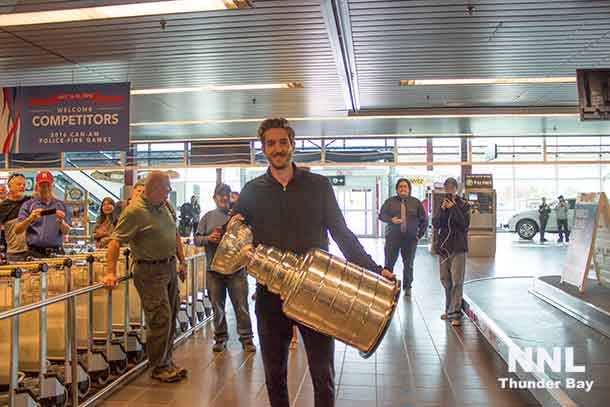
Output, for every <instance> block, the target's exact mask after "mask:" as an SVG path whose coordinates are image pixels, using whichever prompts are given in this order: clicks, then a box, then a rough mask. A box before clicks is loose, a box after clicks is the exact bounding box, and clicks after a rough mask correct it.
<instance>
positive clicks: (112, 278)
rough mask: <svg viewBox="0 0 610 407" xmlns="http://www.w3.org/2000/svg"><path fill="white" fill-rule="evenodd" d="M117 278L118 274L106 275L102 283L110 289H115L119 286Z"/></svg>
mask: <svg viewBox="0 0 610 407" xmlns="http://www.w3.org/2000/svg"><path fill="white" fill-rule="evenodd" d="M116 282H117V278H116V273H111V272H109V273H106V275H105V276H104V277H103V278H102V283H103V284H104V285H105V286H106V287H108V288H110V289H113V288H114V287H116V285H117V283H116Z"/></svg>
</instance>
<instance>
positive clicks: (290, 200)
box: [230, 119, 394, 407]
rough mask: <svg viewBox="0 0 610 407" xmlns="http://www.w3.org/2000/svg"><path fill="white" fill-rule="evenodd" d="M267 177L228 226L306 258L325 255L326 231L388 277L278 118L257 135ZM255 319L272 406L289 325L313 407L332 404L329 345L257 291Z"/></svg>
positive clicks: (282, 406) (282, 385) (283, 390)
mask: <svg viewBox="0 0 610 407" xmlns="http://www.w3.org/2000/svg"><path fill="white" fill-rule="evenodd" d="M258 137H259V139H260V140H261V143H262V147H263V153H264V154H265V157H266V158H267V160H268V161H269V168H268V170H267V172H266V173H265V174H263V175H261V176H260V177H257V178H255V179H253V180H252V181H250V182H248V183H247V184H246V185H245V186H244V188H243V189H242V191H241V193H240V195H239V199H238V200H237V203H236V205H235V207H234V208H233V209H234V211H235V213H236V214H237V215H235V216H234V217H233V218H232V219H231V221H230V224H231V222H236V221H245V222H246V223H247V224H249V225H250V227H251V228H252V237H253V241H254V242H253V243H254V245H257V244H259V243H262V244H265V245H268V246H273V247H276V248H277V249H280V250H290V251H292V252H294V253H296V254H301V255H302V254H305V253H307V252H308V251H309V250H311V249H316V248H320V249H324V250H328V237H327V233H328V232H330V233H331V235H332V237H333V239H334V240H335V242H337V245H338V246H339V248H340V249H341V251H342V252H343V254H344V256H345V257H346V259H347V260H348V261H350V262H352V263H355V264H357V265H359V266H361V267H364V268H366V269H369V270H371V271H373V272H377V273H380V274H381V275H382V276H384V277H386V278H389V279H393V278H394V275H393V274H392V273H391V272H390V271H389V270H387V269H384V268H383V267H381V266H378V265H377V264H376V263H375V262H374V261H373V259H372V258H371V257H370V256H369V255H368V254H367V253H366V252H365V251H364V248H363V247H362V245H361V244H360V242H359V241H358V239H357V238H356V236H355V235H354V234H353V233H352V232H351V231H350V230H349V229H348V227H347V225H346V223H345V219H344V217H343V214H342V213H341V209H339V205H338V204H337V199H336V198H335V194H334V192H333V188H332V186H331V184H330V182H329V181H328V179H327V178H326V177H323V176H321V175H319V174H314V173H311V172H308V171H305V170H303V169H301V168H298V167H296V166H295V165H294V163H293V162H292V154H293V153H294V149H295V134H294V130H293V129H292V128H291V127H290V126H289V125H288V121H287V120H285V119H267V120H265V121H264V122H263V123H262V124H261V126H260V127H259V130H258ZM255 313H256V318H257V321H258V324H257V325H258V335H259V338H260V347H261V353H262V357H263V366H264V368H265V382H266V385H267V393H268V396H269V402H270V404H271V406H272V407H288V406H290V402H289V399H288V383H287V374H288V347H289V344H290V340H291V338H292V327H293V326H294V325H296V326H297V327H298V328H299V331H300V332H301V337H302V338H303V344H304V345H305V351H306V352H307V361H308V364H309V372H310V373H311V379H312V382H313V389H314V404H315V406H316V407H332V406H334V403H335V370H334V360H333V359H334V351H335V342H334V339H333V338H331V337H329V336H326V335H324V334H321V333H319V332H317V331H314V330H313V329H311V328H308V327H306V326H305V325H302V324H300V323H298V322H296V321H294V320H292V319H290V318H288V317H287V316H286V315H285V314H284V312H283V311H282V300H281V299H280V296H279V295H276V294H273V293H271V292H269V291H268V290H267V289H266V288H265V287H264V286H263V285H261V284H257V286H256V306H255Z"/></svg>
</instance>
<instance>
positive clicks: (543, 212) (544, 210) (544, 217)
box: [538, 198, 551, 243]
mask: <svg viewBox="0 0 610 407" xmlns="http://www.w3.org/2000/svg"><path fill="white" fill-rule="evenodd" d="M550 214H551V208H549V206H548V205H547V203H546V198H542V204H540V206H539V207H538V215H539V216H540V242H541V243H544V242H548V240H546V239H545V238H544V232H545V231H546V224H547V223H549V215H550Z"/></svg>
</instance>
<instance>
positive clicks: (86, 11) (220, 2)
mask: <svg viewBox="0 0 610 407" xmlns="http://www.w3.org/2000/svg"><path fill="white" fill-rule="evenodd" d="M251 6H252V5H251V2H250V1H249V0H166V1H153V2H146V3H135V4H120V5H116V6H99V7H84V8H73V9H64V10H49V11H34V12H29V13H11V14H0V27H10V26H17V25H32V24H49V23H66V22H70V21H88V20H100V19H106V18H121V17H141V16H154V15H161V14H177V13H195V12H200V11H212V10H227V9H237V8H248V7H251Z"/></svg>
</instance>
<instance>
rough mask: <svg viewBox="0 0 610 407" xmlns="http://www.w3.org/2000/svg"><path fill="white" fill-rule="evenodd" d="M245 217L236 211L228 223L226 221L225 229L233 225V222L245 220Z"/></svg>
mask: <svg viewBox="0 0 610 407" xmlns="http://www.w3.org/2000/svg"><path fill="white" fill-rule="evenodd" d="M245 221H246V218H244V217H243V216H242V215H241V214H239V213H237V214H235V215H233V217H232V218H231V219H230V220H229V223H227V229H228V228H230V227H231V226H233V224H234V223H235V222H245Z"/></svg>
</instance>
